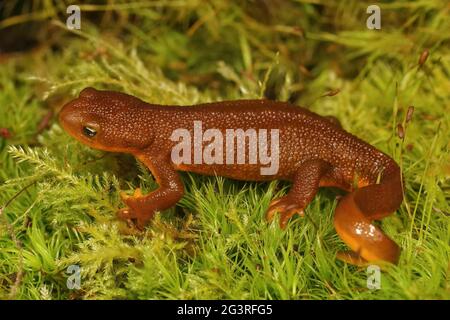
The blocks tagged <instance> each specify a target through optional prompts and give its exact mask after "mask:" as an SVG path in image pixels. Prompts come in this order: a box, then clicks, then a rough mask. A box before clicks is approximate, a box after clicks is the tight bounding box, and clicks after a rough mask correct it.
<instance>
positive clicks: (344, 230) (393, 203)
mask: <svg viewBox="0 0 450 320" xmlns="http://www.w3.org/2000/svg"><path fill="white" fill-rule="evenodd" d="M402 200H403V188H402V178H401V173H400V168H399V167H398V166H397V164H396V163H395V162H393V161H392V163H391V165H390V166H389V167H388V168H386V169H385V171H384V174H383V177H382V178H381V182H380V183H379V184H372V185H369V186H366V187H363V188H361V189H358V190H355V191H354V192H351V193H349V194H347V195H346V196H345V197H344V198H343V199H342V200H341V201H340V202H339V204H338V206H337V207H336V211H335V216H334V226H335V228H336V231H337V233H338V234H339V236H340V237H341V239H342V240H343V241H344V242H345V243H346V244H347V245H348V246H349V247H350V248H351V249H352V250H353V252H350V253H347V254H345V253H344V254H342V253H341V254H340V255H338V258H341V259H342V260H345V261H347V262H350V263H353V264H361V263H364V262H372V261H387V262H391V263H394V264H396V263H397V261H398V258H399V255H400V248H399V246H398V245H397V244H396V243H395V242H394V241H393V240H391V239H390V238H389V237H388V236H387V235H386V234H384V233H383V231H382V230H381V229H380V228H379V227H377V226H375V225H373V224H372V221H373V220H380V219H382V218H383V217H386V216H388V215H390V214H391V213H393V212H394V211H395V210H397V209H398V207H399V206H400V204H401V203H402Z"/></svg>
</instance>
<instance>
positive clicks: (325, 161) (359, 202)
mask: <svg viewBox="0 0 450 320" xmlns="http://www.w3.org/2000/svg"><path fill="white" fill-rule="evenodd" d="M59 121H60V123H61V125H62V127H63V128H64V129H65V131H67V132H68V133H69V134H70V135H71V136H73V137H74V138H75V139H77V140H79V141H80V142H82V143H84V144H86V145H88V146H90V147H92V148H95V149H99V150H104V151H109V152H121V153H128V154H131V155H133V156H134V157H136V158H137V159H138V160H140V161H141V162H142V163H143V164H144V165H145V166H147V167H148V168H149V170H150V171H151V173H152V175H153V176H154V178H155V179H156V181H157V183H158V185H159V188H158V189H156V190H155V191H153V192H150V193H148V194H145V195H144V194H142V192H141V190H140V189H136V190H135V192H134V195H133V196H128V195H126V194H124V193H121V198H122V200H123V202H124V204H125V205H126V207H125V208H122V209H120V210H119V212H118V216H119V217H120V218H122V219H128V220H130V219H131V220H133V221H135V223H136V225H137V226H138V227H140V228H143V227H144V226H145V225H146V224H147V223H148V222H149V221H150V220H151V219H152V217H153V216H154V214H155V213H156V212H157V211H162V210H165V209H168V208H170V207H172V206H174V205H175V204H176V203H177V202H178V201H179V200H180V199H181V197H183V194H184V186H183V183H182V181H181V179H180V177H179V171H189V172H193V173H198V174H203V175H217V176H223V177H227V178H231V179H237V180H245V181H270V180H283V181H288V182H291V183H292V186H291V188H290V190H289V192H288V193H287V194H286V195H285V196H283V197H281V198H278V199H274V200H272V201H271V203H270V205H269V207H268V209H267V212H266V218H267V220H269V221H271V220H272V219H274V217H275V215H276V214H277V213H278V214H279V215H280V220H279V223H280V226H281V227H282V228H284V227H285V226H286V224H287V222H288V221H289V219H290V218H291V217H292V216H293V215H295V214H299V215H304V210H305V208H306V207H307V206H308V204H309V203H310V202H311V201H312V199H313V198H314V196H315V195H316V193H317V191H318V189H319V187H337V188H339V189H342V190H345V191H347V192H348V193H347V194H346V195H345V196H343V197H342V198H341V199H340V201H339V202H338V204H337V207H336V209H335V215H334V226H335V229H336V232H337V234H338V235H339V236H340V238H341V239H342V240H343V241H344V243H345V244H347V246H348V247H349V248H350V249H351V250H349V251H343V252H338V254H337V257H338V258H339V259H340V260H343V261H346V262H348V263H351V264H356V265H362V264H365V263H368V262H373V261H382V262H383V261H384V262H389V263H393V264H396V263H397V262H398V259H399V255H400V247H399V246H398V245H397V244H396V243H395V242H394V241H393V240H392V239H390V238H389V237H388V236H387V235H386V234H385V233H384V232H383V231H382V230H381V228H380V227H378V226H377V225H375V224H374V223H373V221H374V220H381V219H382V218H384V217H386V216H388V215H390V214H392V213H393V212H395V211H396V210H397V209H398V208H399V206H400V205H401V203H402V201H403V185H402V174H401V170H400V168H399V166H398V165H397V163H396V162H395V161H394V160H393V159H392V158H391V157H390V156H388V155H387V154H385V153H383V152H381V151H379V150H378V149H376V148H375V147H373V146H372V145H370V144H368V143H366V142H364V141H363V140H361V139H359V138H358V137H356V136H354V135H352V134H350V133H348V132H346V131H345V130H344V129H342V127H341V126H340V124H339V122H338V121H337V119H335V118H332V117H331V118H330V117H323V116H320V115H318V114H316V113H314V112H311V111H309V110H307V109H305V108H302V107H299V106H295V105H292V104H289V103H287V102H279V101H271V100H265V99H260V100H256V99H255V100H235V101H222V102H213V103H205V104H198V105H193V106H166V105H158V104H149V103H146V102H144V101H142V100H140V99H139V98H136V97H134V96H132V95H128V94H125V93H120V92H115V91H103V90H96V89H94V88H90V87H88V88H85V89H83V90H82V91H81V92H80V94H79V97H78V98H76V99H74V100H72V101H70V102H68V103H67V104H65V105H64V106H63V108H62V110H61V112H60V114H59ZM199 121H201V124H202V128H203V129H206V130H208V129H214V130H216V132H217V131H218V132H219V133H223V134H224V135H225V133H226V130H228V129H238V128H240V129H242V130H244V131H246V130H248V129H254V130H256V131H258V130H259V131H260V130H263V129H266V130H278V131H277V132H278V133H279V148H278V158H279V159H278V160H279V163H278V168H277V171H276V172H274V173H273V174H270V175H267V174H262V171H261V168H262V164H261V163H259V162H257V163H254V162H253V163H251V162H249V161H246V162H244V163H240V164H239V163H235V164H230V163H224V162H220V161H216V162H213V163H208V164H206V163H204V162H198V161H197V162H196V161H193V162H191V163H186V162H184V163H183V162H181V163H180V162H179V161H174V160H173V154H172V150H173V148H174V147H175V146H176V145H177V143H178V142H177V141H174V140H173V139H171V137H173V136H172V135H173V132H174V131H175V130H177V129H179V128H184V130H187V132H189V133H192V134H193V132H194V129H195V128H194V126H195V123H196V122H199ZM271 142H272V141H271ZM205 144H207V143H206V142H205V141H202V142H200V145H201V146H204V145H205ZM241 147H242V145H241ZM266 147H267V146H266ZM192 148H194V146H193V147H192ZM233 148H234V149H233V150H232V151H231V152H237V151H239V150H237V149H238V145H237V144H236V145H234V146H233ZM244 148H245V145H244ZM192 152H193V153H194V152H195V150H192ZM244 153H245V156H246V159H248V158H249V157H250V154H249V153H250V148H245V150H244Z"/></svg>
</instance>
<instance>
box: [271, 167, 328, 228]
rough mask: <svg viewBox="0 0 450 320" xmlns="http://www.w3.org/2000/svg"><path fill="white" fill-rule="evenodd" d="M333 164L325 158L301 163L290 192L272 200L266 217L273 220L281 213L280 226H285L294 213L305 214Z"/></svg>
mask: <svg viewBox="0 0 450 320" xmlns="http://www.w3.org/2000/svg"><path fill="white" fill-rule="evenodd" d="M331 168H332V167H331V165H330V164H329V163H328V162H326V161H323V160H318V159H314V160H308V161H306V162H304V163H302V164H301V166H300V167H299V168H298V169H297V172H296V173H295V175H294V179H293V184H292V187H291V189H290V190H289V193H288V194H287V195H286V196H284V197H281V198H278V199H275V200H272V202H271V203H270V206H269V208H268V209H267V213H266V218H267V220H268V221H272V219H273V217H274V215H275V213H276V212H278V213H280V215H281V217H280V227H281V228H285V227H286V224H287V222H288V220H289V219H290V218H291V217H292V216H293V215H294V214H296V213H297V214H300V215H303V210H304V209H305V208H306V206H307V205H308V204H309V203H310V202H311V200H312V199H313V198H314V196H315V195H316V193H317V190H318V189H319V185H320V180H321V178H322V177H323V176H325V175H326V174H327V173H328V172H329V171H330V170H331Z"/></svg>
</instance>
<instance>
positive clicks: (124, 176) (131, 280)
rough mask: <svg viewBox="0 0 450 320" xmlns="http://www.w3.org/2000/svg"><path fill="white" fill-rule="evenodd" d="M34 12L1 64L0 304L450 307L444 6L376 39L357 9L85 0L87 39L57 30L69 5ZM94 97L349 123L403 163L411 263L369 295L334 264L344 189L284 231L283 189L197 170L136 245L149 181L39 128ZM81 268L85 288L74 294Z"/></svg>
mask: <svg viewBox="0 0 450 320" xmlns="http://www.w3.org/2000/svg"><path fill="white" fill-rule="evenodd" d="M306 2H309V1H306ZM19 3H20V2H19ZM35 3H36V4H35V6H34V7H32V8H26V7H24V8H23V12H21V14H22V15H21V18H20V19H19V20H17V19H14V17H11V16H8V12H9V11H8V10H6V11H5V10H3V11H2V10H0V17H2V19H3V20H2V21H0V31H1V30H3V29H5V28H6V27H8V26H13V27H14V26H20V25H23V24H26V23H29V21H31V20H33V21H37V22H39V27H38V29H37V31H36V35H35V36H36V39H37V40H39V46H38V47H37V48H35V50H30V51H24V52H21V53H19V54H17V55H15V56H13V57H9V56H8V57H5V60H4V62H3V63H2V64H0V128H7V129H8V130H9V131H10V132H11V137H10V138H7V139H5V138H1V137H0V206H1V211H0V298H5V299H7V298H18V299H106V298H120V299H133V298H138V299H180V298H183V299H245V298H246V299H430V298H437V299H449V298H450V294H449V256H450V253H449V242H450V224H449V219H450V218H449V212H450V207H449V203H450V193H449V190H450V179H449V178H450V166H449V163H450V152H449V147H450V145H449V142H448V137H450V110H449V101H450V100H449V96H450V93H449V90H448V88H449V87H450V79H449V78H450V77H449V75H450V51H449V39H448V30H449V29H450V28H449V27H450V26H449V23H450V19H449V17H448V10H446V9H445V8H446V6H447V4H446V3H445V1H441V2H439V1H434V2H423V1H422V2H408V1H395V2H386V3H382V4H381V5H380V6H381V8H382V30H379V31H372V30H368V29H366V28H365V19H366V17H367V14H366V13H365V9H366V5H364V4H362V3H361V2H359V1H358V2H357V1H350V2H345V3H347V5H346V6H344V5H342V4H340V2H338V1H329V2H327V4H322V5H311V4H308V3H305V2H303V1H296V2H289V1H279V2H276V3H277V4H276V5H271V4H270V2H263V3H264V5H258V4H257V3H256V2H245V3H244V4H239V3H240V2H238V1H229V2H223V1H218V0H217V1H209V2H208V5H204V4H203V2H202V3H200V2H198V3H196V2H191V1H189V2H188V1H186V2H183V1H158V2H155V3H152V2H147V1H135V2H133V4H132V5H127V4H124V2H121V1H116V2H114V3H113V4H112V5H109V6H103V5H88V4H84V5H82V6H81V7H82V12H83V22H82V23H83V24H82V29H81V30H80V31H68V30H67V29H66V28H65V26H64V24H62V23H61V22H56V21H57V20H61V17H64V16H65V6H64V5H58V6H55V7H53V5H52V4H51V3H52V2H48V1H36V2H35ZM18 7H20V5H19V6H18ZM14 10H17V8H16V9H14ZM84 13H86V16H84ZM9 14H10V15H16V16H17V15H18V14H19V12H12V13H11V12H9ZM50 34H51V35H52V37H50V36H49V35H50ZM42 35H44V36H42ZM425 49H429V52H430V55H429V57H428V59H427V61H426V62H425V64H423V65H422V66H419V65H418V60H419V56H420V55H421V53H422V52H423V51H424V50H425ZM86 86H95V87H97V88H108V89H113V90H120V91H124V92H128V93H131V94H134V95H136V96H138V97H140V98H142V99H143V100H146V101H150V102H158V103H162V104H194V103H198V102H206V101H213V100H223V99H236V98H250V97H262V96H266V97H270V98H273V99H278V100H289V101H291V102H293V103H296V104H299V105H304V106H307V107H309V108H310V109H312V110H314V111H316V112H318V113H320V114H323V115H334V116H336V117H337V118H339V120H340V121H341V123H342V124H343V126H344V128H345V129H347V130H349V131H350V132H353V133H355V134H357V135H359V136H360V137H361V138H363V139H365V140H367V141H369V142H370V143H372V144H373V145H375V146H377V147H378V148H380V149H381V150H383V151H385V152H387V153H389V154H391V155H392V156H393V157H394V158H395V159H396V160H397V161H398V162H399V163H400V165H401V167H402V170H403V175H404V180H405V201H404V203H403V204H402V206H401V208H400V209H399V210H398V211H397V213H396V214H395V215H393V216H390V217H388V218H386V219H384V220H383V221H382V227H383V229H384V230H386V232H387V233H388V234H389V235H390V236H392V237H393V238H394V239H395V240H396V241H397V242H398V243H399V244H400V246H401V247H402V250H403V251H402V256H401V259H400V263H399V265H398V266H396V267H392V268H390V269H389V270H387V271H386V272H383V273H382V275H381V289H380V290H368V289H367V288H366V281H367V273H366V269H364V268H356V267H353V266H349V265H345V264H343V263H341V262H339V261H336V260H335V253H336V251H338V250H339V249H342V248H345V245H344V244H343V243H342V242H341V241H340V239H339V238H338V237H337V235H336V232H335V231H334V228H333V223H332V218H333V211H334V208H335V206H336V202H337V201H336V199H335V193H334V192H333V191H330V190H321V191H320V192H319V194H318V195H317V197H316V198H315V199H314V200H313V202H312V203H311V205H310V206H309V207H308V209H307V210H306V215H307V216H306V217H305V218H300V217H296V218H293V219H292V220H291V222H290V223H289V225H288V227H287V228H286V230H280V229H279V228H278V226H277V224H276V223H275V222H274V223H272V224H267V223H266V222H265V220H264V212H265V210H266V208H267V206H268V204H269V202H270V200H271V199H272V198H273V197H275V196H277V195H281V194H284V193H285V192H286V190H287V189H288V185H285V184H282V183H281V182H272V183H263V184H256V183H242V182H236V181H231V180H227V179H223V178H220V177H217V178H211V177H202V176H198V175H194V174H183V176H182V178H183V181H184V183H185V186H186V190H187V192H186V195H185V197H184V198H183V199H182V200H181V202H180V203H179V205H178V206H177V208H174V209H171V210H168V211H166V212H163V213H160V214H158V215H157V216H156V218H155V220H154V222H153V223H152V225H150V226H149V227H148V228H147V229H146V231H145V232H144V233H135V232H133V230H130V229H129V228H128V226H127V225H126V224H125V223H124V222H120V221H118V220H116V218H115V212H116V211H117V209H118V208H120V207H121V206H122V204H121V201H120V199H119V192H120V191H131V190H133V189H134V188H136V187H138V186H140V187H142V188H143V189H144V190H152V189H154V188H155V187H156V184H155V182H154V180H153V179H152V177H151V175H150V174H149V172H148V171H147V169H146V168H144V167H143V166H142V165H141V164H139V163H136V162H135V160H134V159H132V158H130V157H128V156H122V155H116V154H104V153H102V152H98V151H95V150H91V149H89V148H87V147H85V146H83V145H81V144H79V143H78V142H76V141H74V140H73V139H72V138H70V137H69V136H68V135H67V134H65V133H64V132H63V131H62V129H61V128H60V127H59V125H58V124H57V121H56V119H55V118H54V117H53V118H52V119H51V121H50V127H49V128H47V129H44V130H42V128H41V125H42V123H41V119H43V117H45V115H46V114H48V111H49V110H53V111H54V113H56V112H57V111H58V108H59V107H60V106H61V105H62V104H63V102H65V101H67V100H69V99H71V98H72V97H74V96H75V95H76V94H77V93H78V92H79V91H80V90H81V89H82V88H84V87H86ZM336 89H339V93H338V94H336V95H333V96H330V95H327V93H328V92H330V91H333V90H336ZM409 106H414V110H415V111H414V116H413V119H412V121H411V122H406V120H405V119H406V113H407V109H408V107H409ZM398 124H402V125H403V127H404V128H405V129H406V131H405V132H406V135H405V138H404V139H400V138H399V137H398V135H397V125H398ZM21 190H22V192H21V193H18V192H20V191H21ZM6 204H8V205H7V206H6V207H5V205H6ZM73 264H76V265H79V266H80V267H81V289H80V290H70V289H68V287H67V282H66V281H67V279H68V277H69V275H68V274H67V273H66V270H67V267H68V266H70V265H73Z"/></svg>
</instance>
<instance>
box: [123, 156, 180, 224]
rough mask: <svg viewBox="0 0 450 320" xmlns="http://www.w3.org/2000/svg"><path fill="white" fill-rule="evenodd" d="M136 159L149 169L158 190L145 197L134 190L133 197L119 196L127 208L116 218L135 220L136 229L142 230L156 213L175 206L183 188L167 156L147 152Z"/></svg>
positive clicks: (138, 190) (137, 190)
mask: <svg viewBox="0 0 450 320" xmlns="http://www.w3.org/2000/svg"><path fill="white" fill-rule="evenodd" d="M137 157H138V159H139V160H140V161H142V162H143V163H144V164H145V165H146V166H147V167H148V168H149V169H150V171H151V172H152V174H153V176H154V178H155V179H156V182H157V183H158V184H159V188H158V189H157V190H155V191H153V192H151V193H149V194H147V195H142V193H141V191H140V189H136V191H135V193H134V195H133V196H128V195H125V194H121V198H122V200H123V202H124V203H125V204H126V205H127V206H128V207H127V208H123V209H120V210H119V212H118V216H119V218H122V219H135V220H136V225H137V227H138V228H140V229H142V228H143V227H144V226H145V225H146V224H147V222H148V221H149V220H150V219H151V218H152V217H153V215H154V214H155V213H156V212H157V211H161V210H165V209H168V208H170V207H172V206H173V205H175V204H176V203H177V202H178V201H179V200H180V199H181V197H183V194H184V188H183V183H182V182H181V180H180V177H179V175H178V173H177V171H176V170H175V169H174V168H173V166H172V162H171V160H170V156H169V155H166V154H165V153H161V151H160V150H154V151H150V150H148V151H145V152H144V153H142V154H140V155H138V156H137Z"/></svg>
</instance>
